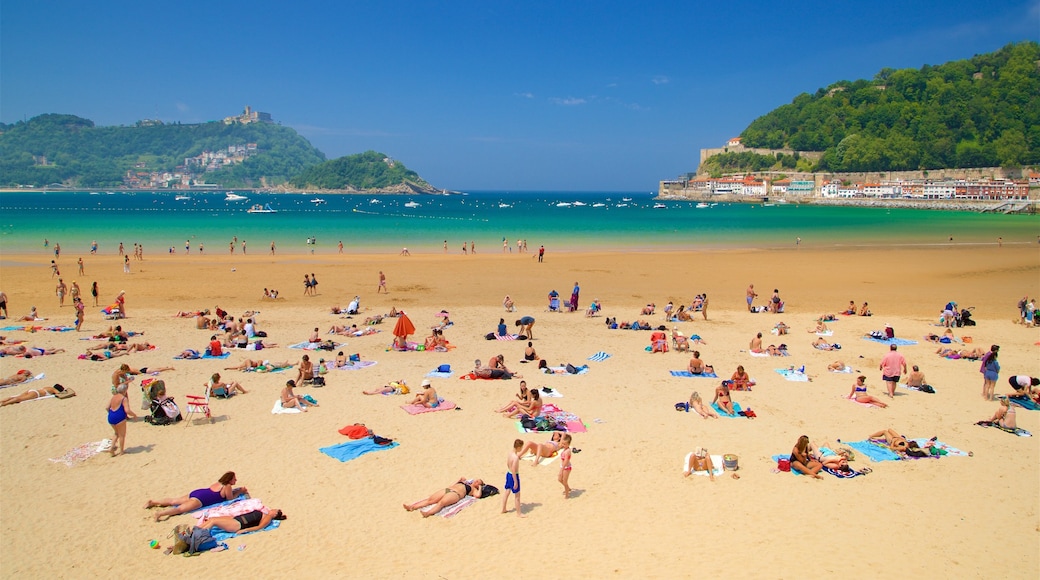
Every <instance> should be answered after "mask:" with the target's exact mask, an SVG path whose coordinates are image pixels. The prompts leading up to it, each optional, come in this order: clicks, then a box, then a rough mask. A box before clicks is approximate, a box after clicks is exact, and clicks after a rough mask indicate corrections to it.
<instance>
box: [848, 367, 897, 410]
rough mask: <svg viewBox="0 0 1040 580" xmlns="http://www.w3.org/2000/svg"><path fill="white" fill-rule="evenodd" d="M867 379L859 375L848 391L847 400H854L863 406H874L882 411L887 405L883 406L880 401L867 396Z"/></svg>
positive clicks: (883, 403) (882, 402)
mask: <svg viewBox="0 0 1040 580" xmlns="http://www.w3.org/2000/svg"><path fill="white" fill-rule="evenodd" d="M866 381H867V377H865V376H863V375H860V376H858V377H856V382H855V383H853V385H852V390H851V391H849V398H850V399H853V400H855V401H856V402H857V403H863V404H864V405H874V406H875V407H881V408H882V409H884V408H885V407H887V406H888V405H886V404H885V402H884V401H882V400H881V399H877V398H875V397H873V396H871V395H868V394H867V384H866Z"/></svg>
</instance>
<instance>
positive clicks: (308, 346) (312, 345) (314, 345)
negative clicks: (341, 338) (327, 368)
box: [289, 342, 347, 350]
mask: <svg viewBox="0 0 1040 580" xmlns="http://www.w3.org/2000/svg"><path fill="white" fill-rule="evenodd" d="M323 344H327V343H324V342H298V343H296V344H290V345H289V348H295V349H297V350H318V347H319V346H321V345H323ZM344 346H347V343H345V342H337V343H334V344H333V349H337V348H342V347H344Z"/></svg>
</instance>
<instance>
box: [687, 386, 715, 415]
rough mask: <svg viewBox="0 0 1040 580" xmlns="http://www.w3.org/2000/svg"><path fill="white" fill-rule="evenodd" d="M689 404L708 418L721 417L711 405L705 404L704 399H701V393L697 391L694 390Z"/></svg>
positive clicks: (699, 413)
mask: <svg viewBox="0 0 1040 580" xmlns="http://www.w3.org/2000/svg"><path fill="white" fill-rule="evenodd" d="M689 406H690V408H691V409H693V410H694V411H696V412H697V414H698V415H700V416H701V417H703V418H704V419H707V418H708V417H713V418H715V419H718V418H719V416H718V415H716V414H715V411H713V410H712V409H711V407H709V406H707V405H705V404H704V401H702V400H701V394H700V393H698V392H697V391H694V392H693V394H692V395H690V403H689Z"/></svg>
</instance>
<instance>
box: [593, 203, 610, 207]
mask: <svg viewBox="0 0 1040 580" xmlns="http://www.w3.org/2000/svg"><path fill="white" fill-rule="evenodd" d="M606 205H607V204H605V203H594V204H592V207H604V206H606Z"/></svg>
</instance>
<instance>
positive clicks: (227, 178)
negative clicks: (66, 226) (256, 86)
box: [0, 114, 325, 188]
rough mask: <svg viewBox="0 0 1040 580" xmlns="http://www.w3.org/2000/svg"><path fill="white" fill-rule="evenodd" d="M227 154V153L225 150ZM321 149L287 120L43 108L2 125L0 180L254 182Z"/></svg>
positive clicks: (273, 177)
mask: <svg viewBox="0 0 1040 580" xmlns="http://www.w3.org/2000/svg"><path fill="white" fill-rule="evenodd" d="M229 147H231V148H235V149H240V150H241V151H242V154H241V155H238V154H236V155H237V157H236V158H235V159H234V162H229V163H227V164H224V163H222V162H221V160H219V159H218V160H216V161H213V163H212V165H211V167H210V168H209V169H207V168H206V167H205V165H199V164H193V165H187V166H186V164H185V159H187V158H196V157H199V156H202V155H203V153H204V152H207V151H208V152H214V153H218V154H225V153H226V152H228V148H229ZM229 155H230V154H229ZM324 160H325V155H324V154H323V153H322V152H321V151H319V150H317V149H316V148H315V147H314V146H313V145H311V144H310V142H309V141H307V139H305V138H303V137H302V136H300V135H299V134H298V133H296V131H294V130H293V129H291V128H289V127H283V126H281V125H275V124H271V123H249V124H241V123H231V124H225V123H223V122H220V121H216V122H210V123H201V124H195V125H181V124H169V125H167V124H162V123H158V122H141V123H138V124H137V125H136V126H132V127H126V126H120V127H96V126H95V125H94V122H93V121H90V120H89V119H83V118H80V117H76V116H74V115H58V114H47V115H40V116H38V117H34V118H32V119H29V120H28V121H23V122H18V123H14V124H11V125H4V124H0V186H15V185H33V186H38V187H39V186H45V185H48V184H52V183H62V184H64V185H67V186H71V187H84V188H94V187H117V186H122V185H125V184H127V182H126V181H125V178H126V177H127V172H128V171H129V172H131V173H133V174H142V175H144V174H150V173H153V172H160V173H162V172H170V173H182V174H183V173H185V172H188V171H190V172H192V173H195V174H197V177H198V180H199V181H205V182H207V183H217V184H220V185H221V186H222V187H260V186H261V185H277V184H281V183H284V182H286V181H287V180H288V179H289V178H290V177H292V176H294V175H296V174H298V173H300V172H301V171H302V170H303V169H304V168H306V167H309V166H311V165H315V164H317V163H321V162H322V161H324Z"/></svg>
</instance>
